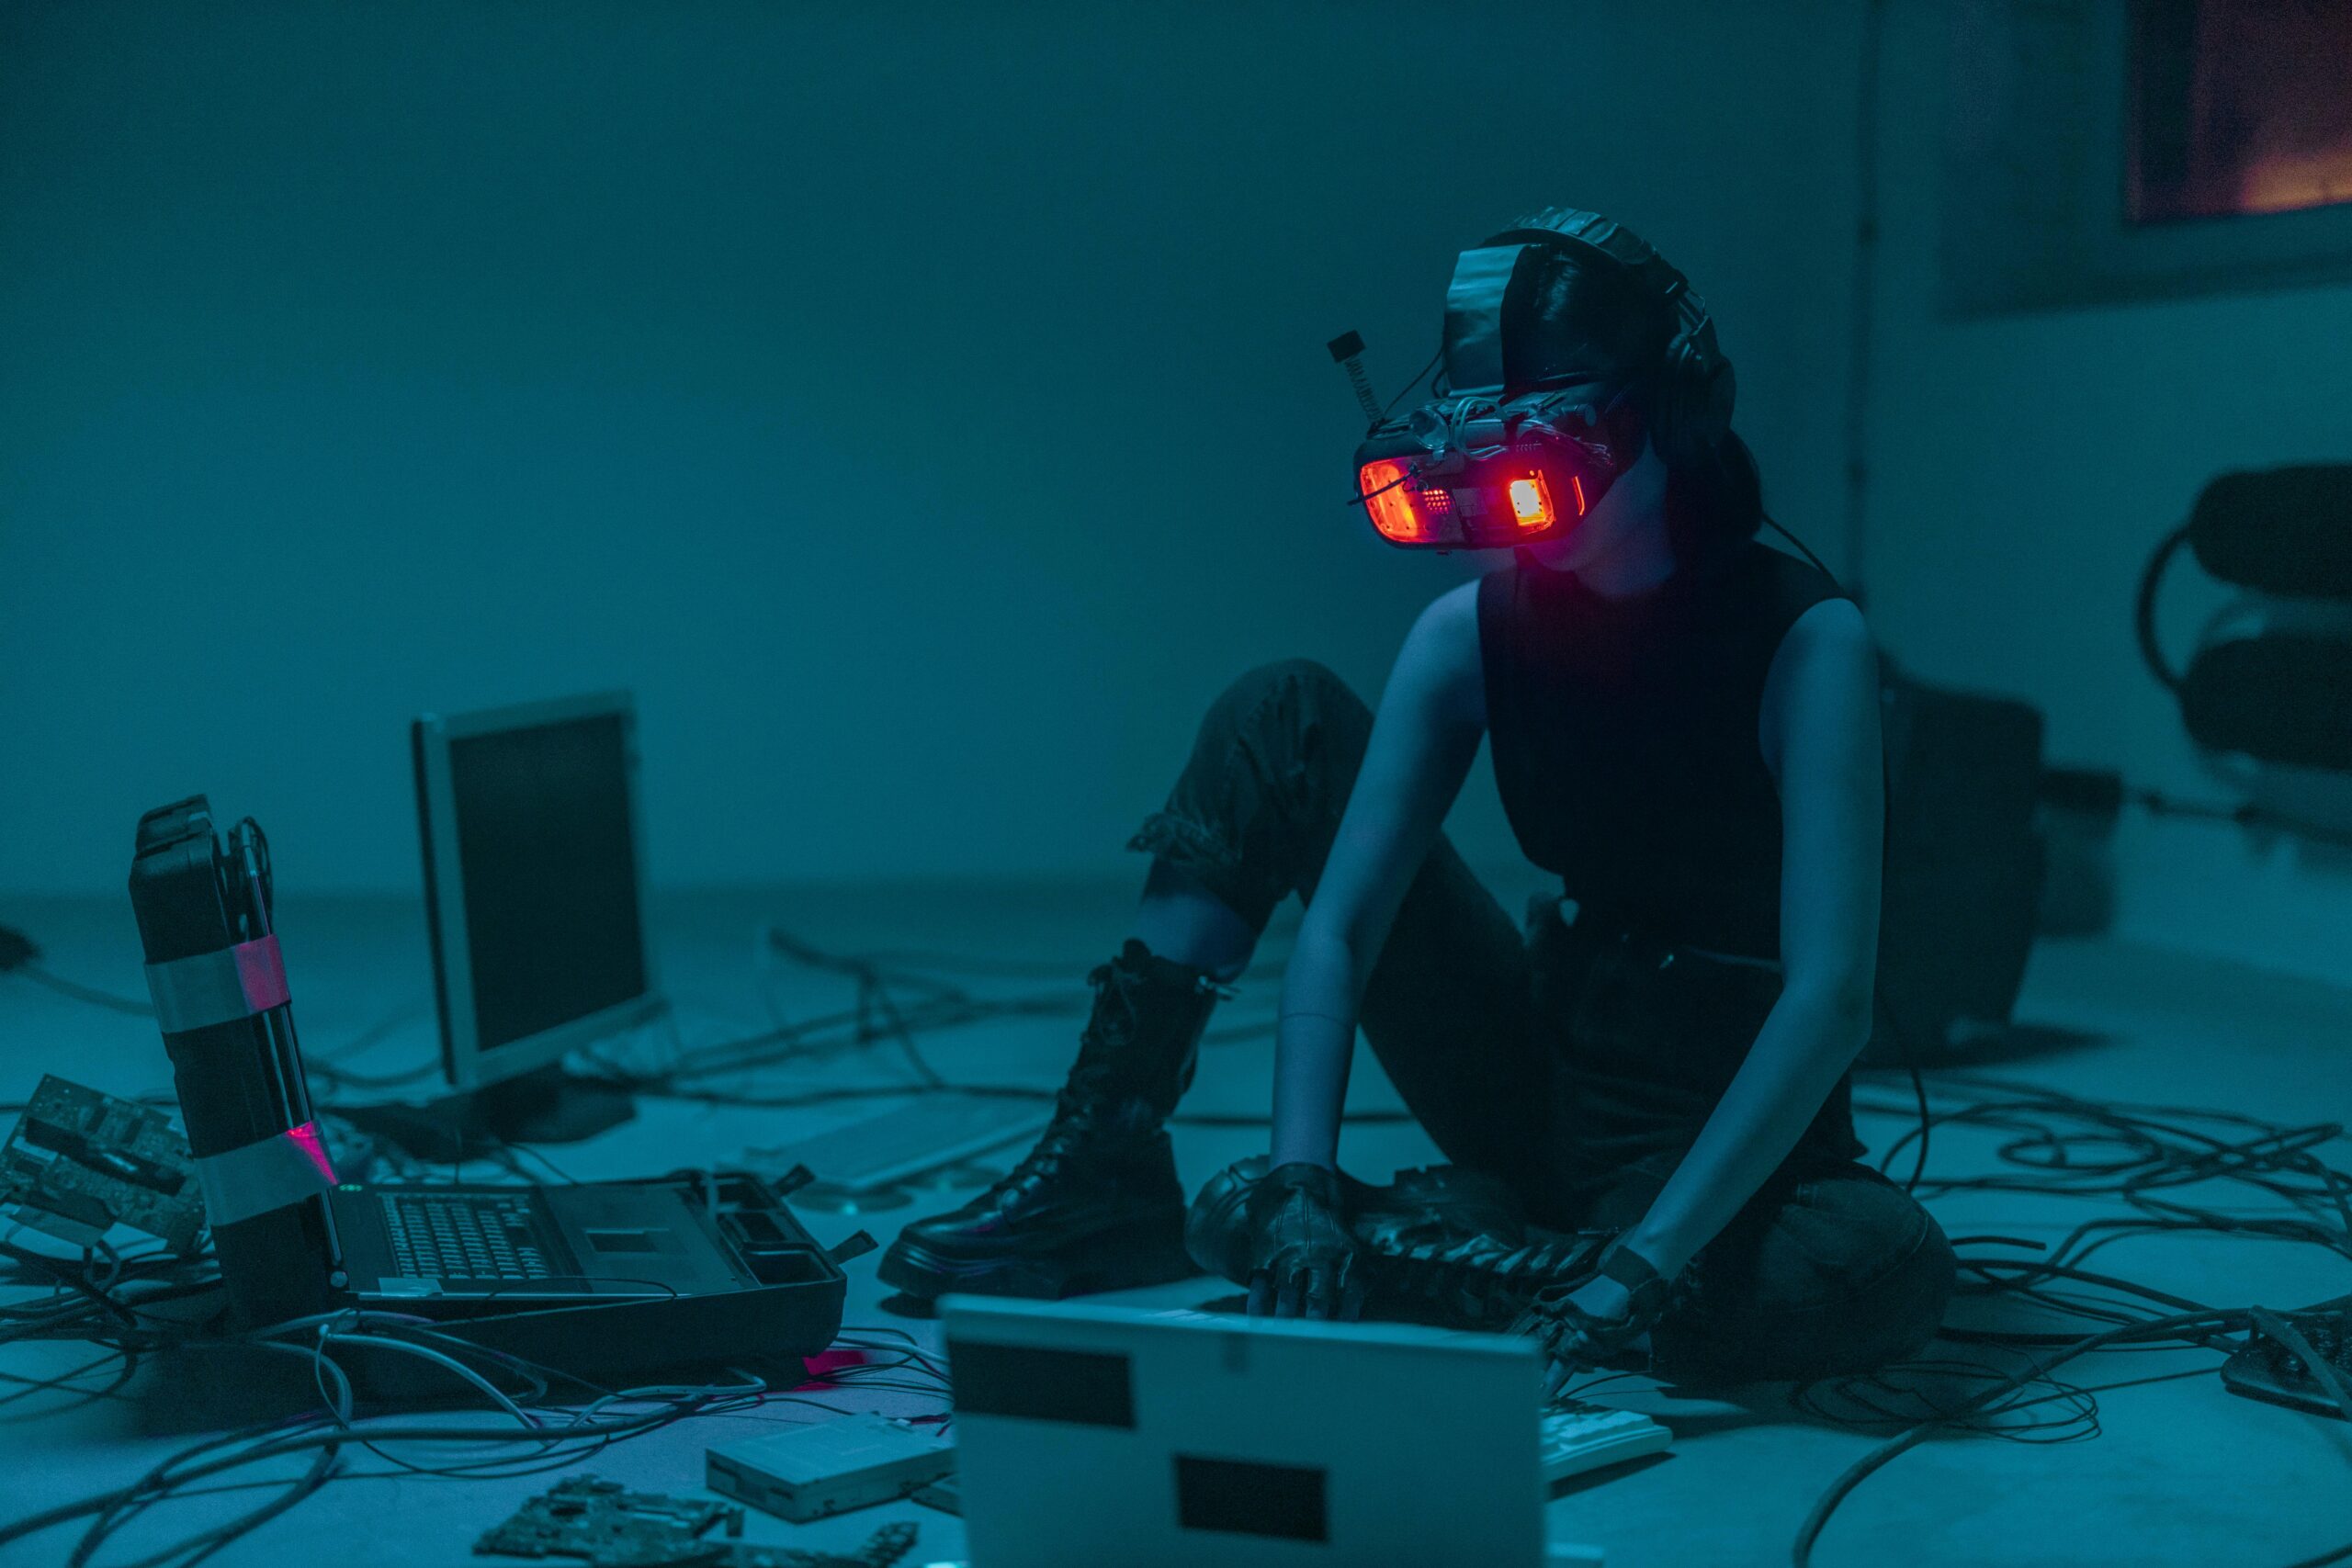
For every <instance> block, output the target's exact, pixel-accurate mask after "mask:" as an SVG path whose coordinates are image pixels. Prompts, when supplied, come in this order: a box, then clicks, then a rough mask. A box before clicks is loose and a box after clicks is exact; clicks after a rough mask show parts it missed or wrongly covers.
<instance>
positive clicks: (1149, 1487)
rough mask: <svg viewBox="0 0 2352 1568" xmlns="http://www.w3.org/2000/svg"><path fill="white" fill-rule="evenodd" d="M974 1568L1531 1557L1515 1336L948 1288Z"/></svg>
mask: <svg viewBox="0 0 2352 1568" xmlns="http://www.w3.org/2000/svg"><path fill="white" fill-rule="evenodd" d="M941 1312H942V1315H943V1318H944V1324H945V1337H946V1349H947V1359H948V1371H949V1375H950V1377H951V1378H952V1380H953V1382H954V1384H955V1391H956V1474H957V1483H958V1488H959V1490H960V1493H961V1502H962V1506H963V1515H964V1523H965V1532H966V1540H967V1542H968V1549H969V1552H970V1557H971V1562H972V1563H973V1565H974V1568H1016V1565H1017V1568H1091V1565H1093V1564H1096V1563H1102V1562H1118V1563H1122V1564H1125V1565H1130V1568H1180V1565H1182V1568H1191V1565H1193V1564H1198V1563H1201V1562H1217V1563H1219V1564H1221V1565H1232V1568H1259V1565H1277V1564H1278V1565H1281V1568H1298V1565H1299V1564H1303V1563H1311V1562H1330V1563H1346V1564H1349V1565H1350V1568H1385V1565H1390V1564H1394V1565H1395V1568H1428V1565H1429V1564H1430V1563H1434V1562H1477V1563H1483V1564H1490V1565H1493V1568H1537V1565H1538V1564H1541V1563H1544V1562H1546V1561H1557V1556H1556V1554H1547V1553H1546V1551H1545V1550H1544V1475H1543V1450H1542V1428H1541V1424H1540V1421H1539V1405H1540V1391H1541V1389H1542V1386H1543V1383H1542V1380H1543V1373H1542V1357H1541V1353H1540V1351H1539V1350H1538V1348H1537V1347H1536V1346H1535V1345H1534V1343H1533V1342H1532V1341H1531V1340H1527V1339H1523V1338H1519V1337H1508V1336H1499V1335H1492V1334H1461V1333H1450V1332H1446V1331H1442V1330H1438V1329H1426V1328H1414V1327H1408V1326H1402V1325H1386V1324H1382V1325H1368V1324H1331V1323H1317V1322H1305V1321H1299V1320H1294V1319H1282V1320H1267V1319H1251V1318H1240V1317H1212V1316H1209V1315H1206V1314H1198V1313H1182V1314H1159V1313H1151V1312H1142V1311H1136V1310H1131V1309H1120V1308H1116V1307H1103V1306H1086V1305H1077V1304H1071V1303H1035V1302H1011V1301H995V1300H989V1299H984V1298H978V1297H969V1296H953V1295H951V1296H949V1297H947V1298H945V1299H944V1302H943V1303H941Z"/></svg>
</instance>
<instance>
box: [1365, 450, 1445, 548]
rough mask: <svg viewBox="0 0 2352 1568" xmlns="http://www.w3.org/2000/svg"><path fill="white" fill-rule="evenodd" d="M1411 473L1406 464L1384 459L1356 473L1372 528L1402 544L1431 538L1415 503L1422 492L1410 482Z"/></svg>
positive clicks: (1417, 542) (1368, 464)
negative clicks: (1370, 514) (1369, 514)
mask: <svg viewBox="0 0 2352 1568" xmlns="http://www.w3.org/2000/svg"><path fill="white" fill-rule="evenodd" d="M1407 473H1408V470H1407V468H1406V467H1405V465H1404V464H1403V463H1401V462H1399V461H1397V459H1395V458H1393V457H1382V458H1379V459H1377V460H1375V461H1374V462H1370V463H1366V464H1365V465H1364V466H1363V468H1361V469H1360V470H1358V472H1357V474H1356V493H1357V494H1359V495H1361V496H1363V503H1364V509H1365V510H1366V511H1368V512H1370V513H1372V525H1373V526H1374V527H1375V528H1377V529H1379V530H1380V532H1381V536H1382V537H1384V538H1389V539H1394V540H1396V541H1397V543H1398V544H1401V545H1412V544H1419V543H1420V542H1421V541H1422V540H1424V539H1426V538H1427V537H1429V528H1428V525H1426V524H1425V523H1423V522H1422V520H1421V514H1420V509H1419V507H1418V506H1417V505H1416V504H1415V502H1416V500H1417V498H1418V497H1419V491H1416V490H1415V489H1414V488H1413V486H1412V485H1411V483H1410V482H1408V479H1407V477H1406V476H1407Z"/></svg>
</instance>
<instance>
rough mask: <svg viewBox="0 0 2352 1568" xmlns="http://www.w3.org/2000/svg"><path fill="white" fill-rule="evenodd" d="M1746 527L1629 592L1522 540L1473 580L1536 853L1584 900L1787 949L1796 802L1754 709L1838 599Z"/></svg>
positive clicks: (1758, 953) (1698, 931) (1617, 917)
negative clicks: (1784, 807)
mask: <svg viewBox="0 0 2352 1568" xmlns="http://www.w3.org/2000/svg"><path fill="white" fill-rule="evenodd" d="M1841 596H1842V595H1840V593H1839V592H1838V587H1837V584H1836V583H1834V582H1832V581H1830V579H1829V578H1828V577H1827V576H1826V574H1824V573H1823V572H1822V571H1821V570H1819V569H1817V568H1815V567H1813V566H1811V565H1808V564H1807V563H1805V562H1804V561H1801V560H1798V559H1796V558H1794V557H1792V556H1788V555H1784V554H1782V553H1781V552H1780V551H1778V550H1775V549H1772V548H1770V547H1768V546H1765V545H1762V544H1758V543H1757V542H1755V541H1754V540H1749V541H1747V542H1745V543H1743V544H1742V545H1740V546H1738V547H1736V548H1733V549H1728V550H1726V551H1724V553H1723V554H1722V555H1720V556H1718V557H1717V558H1715V559H1714V560H1713V562H1712V563H1709V564H1707V565H1705V566H1700V567H1693V568H1690V569H1685V570H1678V571H1677V572H1676V573H1675V574H1674V575H1673V576H1672V577H1669V578H1668V579H1667V581H1665V582H1664V583H1663V584H1661V585H1660V586H1659V587H1658V588H1657V589H1656V590H1654V591H1653V592H1649V593H1645V594H1642V595H1639V596H1637V597H1635V598H1633V599H1623V600H1614V599H1608V598H1604V597H1602V596H1601V595H1600V594H1598V593H1595V592H1592V591H1591V590H1590V589H1589V588H1588V587H1586V586H1585V584H1584V583H1583V582H1582V581H1580V580H1579V579H1577V577H1576V576H1575V575H1574V574H1572V573H1569V572H1565V571H1556V570H1552V569H1550V568H1547V567H1544V566H1543V565H1541V564H1539V563H1537V562H1536V561H1534V560H1533V559H1532V558H1529V557H1528V556H1527V555H1526V554H1525V553H1524V552H1521V555H1520V556H1519V558H1517V559H1516V560H1515V561H1514V562H1513V563H1512V564H1511V565H1510V567H1508V568H1506V569H1504V570H1499V571H1497V572H1494V573H1492V574H1490V575H1489V576H1488V577H1487V579H1486V580H1485V581H1482V582H1481V583H1479V585H1478V641H1479V649H1480V656H1481V658H1482V660H1483V661H1484V663H1485V668H1486V688H1487V734H1488V737H1489V739H1490V743H1491V744H1492V746H1493V748H1494V763H1495V778H1496V782H1497V783H1498V785H1499V786H1500V788H1501V792H1502V800H1503V809H1504V811H1505V813H1506V814H1507V815H1508V816H1509V817H1510V825H1511V829H1512V831H1513V832H1514V833H1515V834H1516V835H1517V836H1518V839H1519V843H1520V848H1521V851H1522V852H1525V854H1526V855H1527V857H1528V859H1530V860H1532V861H1533V862H1534V863H1536V864H1537V865H1539V866H1541V867H1543V868H1544V870H1546V871H1550V872H1554V873H1556V874H1558V875H1559V877H1560V879H1561V884H1562V889H1563V891H1564V892H1565V893H1566V895H1567V897H1570V898H1573V899H1575V900H1576V901H1577V904H1578V905H1579V906H1581V907H1582V908H1583V909H1585V910H1586V911H1589V912H1591V913H1593V914H1596V915H1598V916H1600V918H1601V919H1606V920H1610V921H1614V922H1622V923H1623V925H1624V926H1626V927H1628V928H1630V929H1632V930H1634V931H1640V932H1643V933H1645V934H1646V935H1649V936H1653V937H1655V938H1657V940H1659V941H1661V942H1668V943H1671V944H1674V945H1678V946H1687V947H1696V948H1705V949H1709V950H1712V951H1714V952H1718V953H1739V954H1744V955H1747V956H1750V957H1755V958H1764V959H1773V960H1777V959H1778V958H1779V957H1780V955H1781V918H1780V898H1781V803H1780V793H1779V791H1778V789H1777V788H1776V787H1775V786H1774V784H1773V782H1772V775H1771V773H1770V770H1768V769H1767V768H1766V767H1765V765H1764V757H1763V751H1762V744H1761V741H1760V739H1759V738H1758V733H1759V732H1758V721H1759V717H1760V714H1761V710H1762V706H1763V699H1764V678H1765V675H1766V674H1767V673H1768V672H1769V671H1770V669H1771V665H1772V656H1773V654H1774V653H1775V652H1776V651H1778V649H1780V646H1781V638H1782V637H1785V636H1786V635H1787V634H1788V630H1789V628H1790V626H1793V625H1794V624H1795V622H1796V619H1797V617H1798V616H1800V615H1804V613H1805V612H1806V611H1807V610H1809V609H1811V608H1813V606H1814V605H1815V604H1820V603H1821V602H1822V601H1823V600H1825V599H1833V598H1838V597H1841Z"/></svg>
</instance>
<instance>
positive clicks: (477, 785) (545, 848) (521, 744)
mask: <svg viewBox="0 0 2352 1568" xmlns="http://www.w3.org/2000/svg"><path fill="white" fill-rule="evenodd" d="M448 746H449V781H450V799H451V804H452V807H454V810H453V815H454V816H455V818H456V828H457V846H456V847H457V852H458V878H459V883H460V886H461V887H462V889H463V892H462V897H463V900H464V908H465V931H466V948H467V957H468V961H469V968H470V969H471V971H472V982H473V1013H474V1030H475V1035H476V1043H477V1045H478V1048H479V1049H480V1050H481V1052H482V1053H483V1054H484V1055H495V1053H496V1052H497V1051H498V1050H499V1049H500V1048H501V1047H503V1046H508V1045H512V1044H514V1043H516V1042H518V1041H523V1040H527V1039H529V1038H531V1037H532V1036H534V1035H537V1034H540V1033H543V1032H546V1031H548V1030H550V1029H553V1028H556V1027H558V1026H559V1025H561V1024H566V1023H570V1022H571V1021H574V1020H577V1019H582V1018H585V1017H588V1016H589V1015H591V1014H594V1013H597V1012H601V1011H603V1010H605V1009H607V1008H611V1007H616V1006H617V1005H619V1004H621V1003H623V1002H627V1001H629V1000H631V999H633V998H637V997H639V996H641V995H643V994H644V992H645V989H646V974H645V942H644V935H643V931H642V930H641V929H640V926H639V909H638V867H637V845H636V842H635V840H634V838H633V836H632V832H631V818H632V813H631V810H630V804H629V788H630V776H629V775H630V768H629V755H628V749H629V738H628V727H627V723H626V721H625V719H624V717H623V716H622V715H620V714H617V713H603V714H596V715H592V716H586V717H582V718H576V719H568V720H564V721H561V722H557V723H548V724H535V725H529V726H526V727H519V728H511V729H498V730H492V731H490V732H488V733H485V734H477V735H461V736H453V737H451V739H450V740H449V743H448ZM485 1068H486V1069H487V1070H488V1071H490V1072H491V1073H492V1076H496V1069H495V1068H492V1067H490V1066H489V1065H488V1064H485Z"/></svg>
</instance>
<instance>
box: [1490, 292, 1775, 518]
mask: <svg viewBox="0 0 2352 1568" xmlns="http://www.w3.org/2000/svg"><path fill="white" fill-rule="evenodd" d="M1673 335H1674V314H1673V310H1672V308H1671V307H1669V306H1668V305H1667V304H1665V303H1664V302H1663V301H1661V300H1659V299H1657V297H1656V296H1654V295H1653V294H1651V293H1650V292H1649V291H1648V290H1646V289H1645V288H1643V287H1642V286H1641V285H1640V284H1639V283H1637V282H1636V281H1635V280H1634V276H1633V274H1631V273H1630V272H1627V271H1626V270H1625V269H1624V268H1623V267H1619V266H1613V265H1608V264H1606V263H1600V262H1588V261H1586V260H1584V259H1583V258H1581V257H1579V256H1577V254H1574V253H1572V252H1567V251H1563V250H1558V249H1555V248H1553V247H1550V246H1531V247H1530V248H1529V251H1528V254H1526V255H1525V256H1524V257H1522V258H1521V262H1520V265H1519V267H1518V269H1517V270H1516V271H1515V272H1514V273H1513V274H1512V276H1511V280H1510V287H1509V288H1507V289H1506V290H1505V291H1504V294H1503V312H1502V339H1503V379H1504V380H1505V382H1506V383H1507V384H1509V385H1510V386H1512V387H1525V386H1532V385H1533V384H1534V383H1536V382H1538V381H1540V380H1543V379H1544V378H1547V377H1554V376H1561V375H1569V374H1579V373H1581V374H1592V375H1600V376H1603V377H1606V378H1611V379H1612V380H1624V381H1627V382H1630V383H1631V385H1632V388H1633V393H1634V401H1635V404H1636V406H1638V407H1641V408H1642V409H1643V411H1644V413H1645V416H1646V415H1647V412H1648V408H1649V405H1650V401H1651V400H1652V398H1653V397H1654V395H1655V393H1656V391H1657V381H1658V377H1659V375H1660V373H1661V372H1662V370H1663V368H1664V366H1665V363H1666V347H1667V344H1668V342H1669V341H1670V340H1671V339H1672V337H1673ZM1665 511H1666V533H1667V541H1668V544H1669V545H1670V546H1671V547H1673V550H1674V557H1675V559H1676V560H1678V561H1679V562H1682V563H1684V564H1686V565H1687V564H1689V563H1691V562H1693V561H1697V560H1700V559H1702V558H1705V557H1707V556H1709V555H1712V554H1713V552H1715V551H1716V550H1718V549H1722V548H1724V547H1728V546H1731V545H1736V544H1739V543H1742V542H1744V541H1746V540H1748V539H1752V538H1754V537H1755V536H1756V531H1757V529H1758V527H1759V526H1761V525H1762V523H1763V521H1764V484H1763V478H1762V476H1761V475H1760V474H1759V473H1758V470H1757V467H1756V455H1755V454H1754V453H1753V452H1751V451H1749V450H1748V447H1747V442H1745V441H1742V440H1741V439H1740V438H1739V436H1738V434H1736V432H1733V431H1728V430H1726V431H1725V432H1724V434H1723V438H1722V439H1721V440H1719V441H1717V442H1715V443H1714V444H1713V447H1712V449H1711V450H1710V451H1709V452H1707V453H1706V454H1705V455H1703V456H1702V457H1700V458H1699V459H1698V460H1697V461H1694V462H1685V463H1683V464H1680V465H1679V466H1670V467H1669V468H1668V469H1667V476H1666V502H1665Z"/></svg>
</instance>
